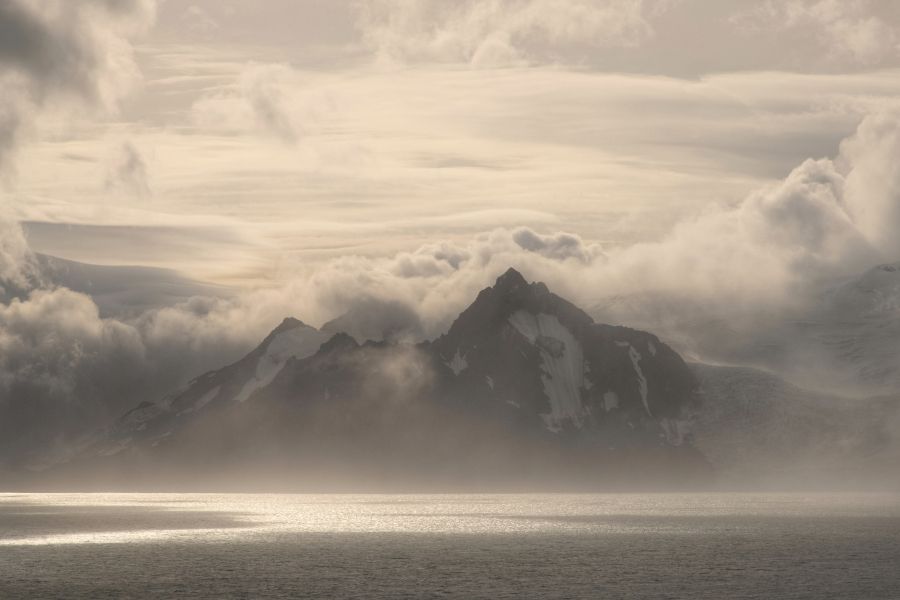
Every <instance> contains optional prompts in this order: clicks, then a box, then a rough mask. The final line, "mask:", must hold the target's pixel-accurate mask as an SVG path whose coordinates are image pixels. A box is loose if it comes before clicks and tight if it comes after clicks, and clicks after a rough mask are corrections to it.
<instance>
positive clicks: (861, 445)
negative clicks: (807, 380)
mask: <svg viewBox="0 0 900 600" xmlns="http://www.w3.org/2000/svg"><path fill="white" fill-rule="evenodd" d="M691 368H692V370H693V371H694V373H695V374H696V376H697V379H698V381H699V394H700V397H701V404H702V407H703V408H702V410H698V411H695V412H694V414H693V415H692V418H691V419H690V427H691V431H692V435H693V438H692V439H693V441H694V444H695V445H696V447H697V448H698V449H699V450H700V451H701V452H702V453H703V455H704V456H705V457H707V459H708V460H709V461H710V462H711V464H712V465H713V467H714V468H715V471H716V473H717V474H718V479H719V482H720V483H721V484H723V485H725V486H728V487H734V486H737V487H750V488H756V489H759V488H760V487H775V488H785V487H788V488H796V487H807V488H808V487H823V488H827V489H836V488H847V489H859V488H868V489H894V490H896V489H897V487H898V485H900V481H898V480H897V477H896V472H897V464H898V460H900V395H897V394H894V395H889V396H879V397H870V398H847V397H843V396H839V395H837V394H834V393H824V392H816V391H811V390H807V389H803V388H800V387H798V386H796V385H793V384H790V383H788V382H786V381H784V380H783V379H781V378H780V377H778V376H777V375H775V374H773V373H768V372H765V371H760V370H758V369H752V368H747V367H718V366H710V365H703V364H692V365H691Z"/></svg>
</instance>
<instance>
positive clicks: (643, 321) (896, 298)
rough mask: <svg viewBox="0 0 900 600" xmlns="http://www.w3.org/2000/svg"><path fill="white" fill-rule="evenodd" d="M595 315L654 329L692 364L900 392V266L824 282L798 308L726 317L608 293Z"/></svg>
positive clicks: (864, 392)
mask: <svg viewBox="0 0 900 600" xmlns="http://www.w3.org/2000/svg"><path fill="white" fill-rule="evenodd" d="M732 309H734V307H732ZM591 313H592V314H593V315H594V317H595V318H598V319H606V320H611V321H619V322H629V323H635V324H637V325H638V326H640V327H643V328H647V329H650V330H652V331H654V332H656V333H658V334H659V335H662V336H663V337H665V339H667V340H669V341H670V343H672V344H673V346H674V347H675V348H676V349H677V350H678V351H679V352H680V353H681V354H682V355H684V356H686V357H688V358H689V359H690V360H692V361H696V362H706V363H712V364H727V365H737V366H748V367H754V368H757V369H761V370H764V371H769V372H772V373H776V374H778V375H779V376H780V377H782V378H784V379H785V380H787V381H789V382H791V383H792V384H794V385H798V386H800V387H803V388H808V389H811V390H817V391H819V392H822V393H825V394H829V393H837V394H840V395H844V396H848V397H868V396H880V395H886V394H892V393H896V392H897V391H900V343H898V340H900V263H895V264H884V265H878V266H875V267H873V268H871V269H869V270H867V271H865V272H863V273H860V274H856V275H854V276H851V277H846V278H844V279H842V280H836V281H829V282H825V283H823V284H822V285H821V286H820V287H819V289H817V290H816V291H815V293H813V294H812V295H811V297H809V298H806V297H804V298H802V299H798V305H797V306H793V307H791V308H781V309H777V310H776V309H771V310H765V311H763V310H758V309H756V308H755V307H752V306H750V307H744V309H743V310H737V309H734V310H731V311H730V312H729V316H728V317H725V316H722V315H721V314H719V313H717V311H716V310H714V309H710V307H705V306H702V305H698V304H696V303H693V302H691V301H690V300H688V299H686V298H681V299H677V298H670V297H668V296H666V295H655V294H652V293H645V294H639V295H631V296H619V297H611V298H607V299H605V300H604V301H603V302H601V303H599V304H597V305H596V306H594V307H593V309H592V311H591Z"/></svg>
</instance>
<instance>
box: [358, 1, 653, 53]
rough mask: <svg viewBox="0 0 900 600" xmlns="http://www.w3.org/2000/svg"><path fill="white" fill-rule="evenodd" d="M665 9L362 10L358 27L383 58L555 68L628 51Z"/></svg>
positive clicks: (530, 4) (461, 5) (403, 5)
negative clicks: (602, 50)
mask: <svg viewBox="0 0 900 600" xmlns="http://www.w3.org/2000/svg"><path fill="white" fill-rule="evenodd" d="M669 4H671V3H669V2H655V1H652V0H649V1H645V0H605V1H601V2H596V1H589V0H490V1H487V2H483V1H482V2H478V1H473V0H465V1H462V2H453V3H449V2H440V1H436V0H429V1H426V2H408V1H404V2H395V1H393V0H366V1H364V2H361V3H360V4H359V26H360V29H361V31H362V33H363V36H364V38H365V40H366V41H367V42H368V44H369V45H370V46H371V47H372V48H373V49H374V50H375V52H376V53H377V54H378V55H379V57H380V58H382V59H386V60H390V61H399V62H413V63H415V62H427V61H436V62H450V63H454V62H462V63H468V64H470V65H472V66H475V67H496V66H500V67H503V66H515V65H525V64H533V63H546V62H555V60H557V59H559V58H561V57H563V56H565V55H566V53H567V52H571V51H572V50H575V51H576V55H577V54H578V52H577V51H578V50H579V49H582V50H583V49H585V48H596V47H628V46H635V45H638V44H640V43H641V42H642V41H643V40H645V39H646V38H648V37H650V36H652V35H653V27H652V25H651V23H650V20H651V19H652V18H653V17H656V16H659V14H660V13H661V12H664V11H665V10H666V8H667V7H668V5H669Z"/></svg>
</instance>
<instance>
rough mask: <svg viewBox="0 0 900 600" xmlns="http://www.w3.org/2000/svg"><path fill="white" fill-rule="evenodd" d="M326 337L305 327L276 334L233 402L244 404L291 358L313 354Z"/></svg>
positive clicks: (324, 334) (268, 382) (270, 381)
mask: <svg viewBox="0 0 900 600" xmlns="http://www.w3.org/2000/svg"><path fill="white" fill-rule="evenodd" d="M328 337H329V336H328V334H327V333H323V332H321V331H318V330H316V329H313V328H312V327H307V326H305V325H301V326H298V327H294V328H293V329H288V330H286V331H282V332H280V333H278V334H277V335H276V336H275V337H273V338H272V340H271V341H270V342H269V344H268V346H266V349H265V352H264V353H263V355H262V356H261V357H260V358H259V362H257V364H256V373H255V374H254V376H253V378H251V379H250V380H249V381H248V382H247V383H246V384H244V387H243V388H242V389H241V391H240V393H239V394H238V395H237V396H236V397H235V401H237V402H244V401H246V400H247V399H248V398H249V397H250V396H251V395H253V393H254V392H255V391H256V390H258V389H260V388H263V387H265V386H267V385H269V384H270V383H272V380H274V379H275V376H276V375H278V373H279V372H280V371H281V369H283V368H284V365H285V364H287V362H288V360H290V359H291V358H298V359H300V358H306V357H308V356H312V355H313V354H315V353H316V351H317V350H318V349H319V347H320V346H321V345H322V344H323V343H325V342H326V341H327V340H328Z"/></svg>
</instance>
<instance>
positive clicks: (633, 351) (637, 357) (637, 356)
mask: <svg viewBox="0 0 900 600" xmlns="http://www.w3.org/2000/svg"><path fill="white" fill-rule="evenodd" d="M616 345H617V346H621V347H622V348H628V357H629V358H630V359H631V364H632V365H634V373H635V375H637V378H638V391H639V392H640V393H641V402H642V403H643V404H644V409H645V410H646V411H647V414H648V415H650V416H651V417H652V416H653V413H651V412H650V403H649V402H648V401H647V378H646V377H645V376H644V371H643V370H642V369H641V359H642V358H644V357H643V356H641V353H640V352H638V351H637V348H635V347H634V346H632V345H631V344H629V343H628V342H616Z"/></svg>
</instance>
